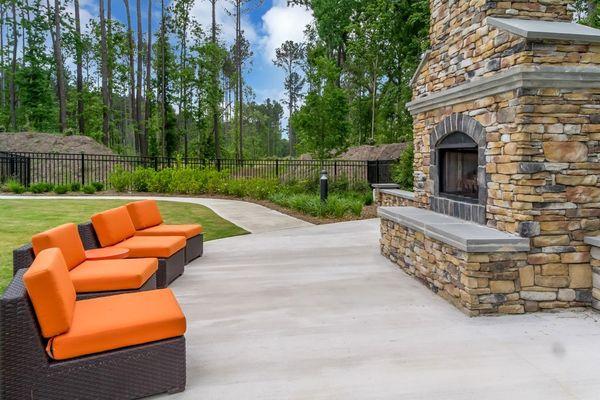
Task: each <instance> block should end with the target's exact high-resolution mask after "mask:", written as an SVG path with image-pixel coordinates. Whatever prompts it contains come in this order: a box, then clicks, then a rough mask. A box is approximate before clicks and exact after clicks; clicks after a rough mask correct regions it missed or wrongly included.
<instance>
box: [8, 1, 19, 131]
mask: <svg viewBox="0 0 600 400" xmlns="http://www.w3.org/2000/svg"><path fill="white" fill-rule="evenodd" d="M15 3H16V0H12V1H11V11H12V34H13V37H12V45H13V46H12V61H11V76H10V84H9V88H8V90H9V96H10V125H11V127H12V129H13V131H16V130H17V93H16V83H15V80H16V75H17V45H18V40H19V30H18V28H17V6H16V4H15Z"/></svg>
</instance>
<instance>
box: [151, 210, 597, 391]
mask: <svg viewBox="0 0 600 400" xmlns="http://www.w3.org/2000/svg"><path fill="white" fill-rule="evenodd" d="M378 223H379V222H378V220H368V221H357V222H348V223H340V224H332V225H321V226H312V227H303V228H296V229H289V230H280V231H276V232H269V233H261V234H253V235H247V236H240V237H235V238H229V239H222V240H218V241H213V242H209V243H207V244H206V248H205V256H204V257H202V258H201V259H199V260H197V261H196V262H194V263H192V264H190V265H189V266H188V267H187V268H186V272H185V275H184V276H183V277H182V278H180V279H179V280H177V281H176V282H175V283H174V284H173V285H172V289H173V290H174V291H175V293H176V295H177V297H178V298H179V300H180V302H181V304H182V306H183V308H184V311H185V313H186V315H187V318H188V332H187V334H186V337H187V352H188V356H187V360H188V367H187V370H188V383H187V390H186V391H185V392H184V393H180V394H176V395H172V396H159V397H160V398H169V399H173V400H176V399H203V400H207V399H220V400H223V399H244V400H249V399H310V400H316V399H344V400H346V399H394V400H398V399H403V400H404V399H444V400H449V399H486V400H487V399H492V400H493V399H503V400H506V399H598V398H600V379H598V374H597V371H596V369H595V368H596V367H597V365H598V364H599V361H600V322H599V320H600V315H598V314H595V313H593V312H590V311H583V312H562V313H552V314H550V313H544V314H532V315H526V316H503V317H481V318H475V319H471V318H468V317H466V316H464V315H463V314H461V313H460V312H459V311H457V310H456V309H455V308H453V307H452V306H451V305H450V304H449V303H446V302H445V301H444V300H442V299H441V298H439V297H436V296H435V295H433V294H432V293H431V292H430V291H429V290H428V289H426V288H425V287H423V286H422V285H421V284H419V283H418V282H416V281H414V280H413V279H412V278H410V277H408V276H407V275H405V274H404V273H403V272H402V271H400V270H399V269H398V268H396V267H395V266H394V265H393V264H392V263H390V262H389V261H388V260H386V259H385V258H383V257H381V256H380V255H379V250H378V238H379V230H378Z"/></svg>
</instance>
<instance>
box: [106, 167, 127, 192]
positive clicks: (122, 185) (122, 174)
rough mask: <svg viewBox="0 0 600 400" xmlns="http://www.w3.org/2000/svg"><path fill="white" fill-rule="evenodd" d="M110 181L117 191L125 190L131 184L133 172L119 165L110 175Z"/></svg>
mask: <svg viewBox="0 0 600 400" xmlns="http://www.w3.org/2000/svg"><path fill="white" fill-rule="evenodd" d="M108 181H109V182H110V184H111V186H112V187H113V188H114V189H115V190H116V191H117V192H125V191H126V190H127V189H129V186H130V185H131V172H129V171H125V170H124V169H123V167H121V166H120V165H117V166H116V167H115V170H114V171H113V172H112V173H111V174H110V176H109V177H108Z"/></svg>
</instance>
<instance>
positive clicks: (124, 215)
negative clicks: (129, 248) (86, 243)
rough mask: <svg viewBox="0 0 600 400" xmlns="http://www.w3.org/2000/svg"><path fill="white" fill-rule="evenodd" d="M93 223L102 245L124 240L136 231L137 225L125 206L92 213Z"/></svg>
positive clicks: (110, 244)
mask: <svg viewBox="0 0 600 400" xmlns="http://www.w3.org/2000/svg"><path fill="white" fill-rule="evenodd" d="M92 224H93V225H94V230H95V231H96V235H97V236H98V240H99V241H100V245H101V246H102V247H106V246H112V245H114V244H117V243H119V242H122V241H123V240H125V239H127V238H130V237H132V236H133V234H134V233H135V226H133V222H131V218H130V217H129V213H128V212H127V207H125V206H121V207H117V208H113V209H112V210H107V211H103V212H101V213H98V214H94V215H92Z"/></svg>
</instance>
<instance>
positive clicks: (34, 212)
mask: <svg viewBox="0 0 600 400" xmlns="http://www.w3.org/2000/svg"><path fill="white" fill-rule="evenodd" d="M128 202H129V200H63V199H60V200H43V199H40V200H38V199H32V200H30V199H20V200H3V199H0V293H2V292H3V291H4V289H5V288H6V286H7V285H8V283H9V282H10V279H11V277H12V250H13V249H14V248H16V247H19V246H21V245H23V244H25V243H28V242H30V241H31V236H32V235H34V234H36V233H38V232H42V231H44V230H46V229H49V228H52V227H55V226H57V225H60V224H64V223H66V222H74V223H80V222H84V221H88V220H89V218H90V216H91V215H92V214H94V213H96V212H99V211H103V210H106V209H109V208H113V207H118V206H120V205H123V204H126V203H128ZM159 207H160V211H161V213H162V215H163V218H164V219H165V222H167V223H174V224H181V223H198V224H202V226H204V240H205V241H207V240H214V239H220V238H224V237H229V236H236V235H243V234H246V233H247V232H246V231H245V230H243V229H242V228H240V227H238V226H236V225H234V224H232V223H231V222H229V221H227V220H225V219H223V218H221V217H219V216H218V215H217V214H215V213H214V212H212V211H211V210H210V209H208V208H206V207H204V206H201V205H197V204H189V203H175V202H169V201H161V202H159Z"/></svg>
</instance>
